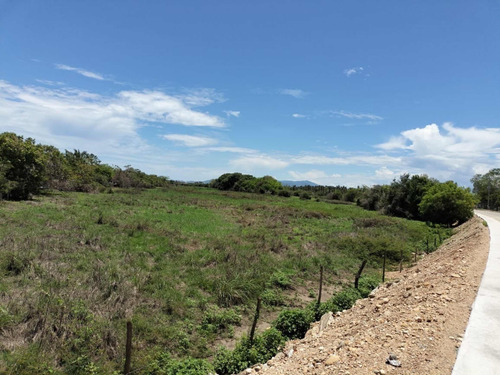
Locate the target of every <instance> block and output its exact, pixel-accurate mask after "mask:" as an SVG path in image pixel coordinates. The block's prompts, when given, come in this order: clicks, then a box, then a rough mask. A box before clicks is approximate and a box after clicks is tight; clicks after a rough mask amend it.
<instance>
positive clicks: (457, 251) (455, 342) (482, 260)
mask: <svg viewBox="0 0 500 375" xmlns="http://www.w3.org/2000/svg"><path fill="white" fill-rule="evenodd" d="M488 251H489V232H488V229H487V227H485V226H484V225H483V224H482V220H481V219H479V218H477V217H475V218H474V219H472V220H470V221H469V222H467V223H465V224H463V225H462V226H461V227H459V228H458V229H457V230H456V234H455V235H454V236H453V237H451V238H450V239H448V240H447V241H446V242H445V243H444V244H443V245H442V246H441V247H440V248H439V249H438V250H437V251H436V252H434V253H432V254H430V255H427V256H425V257H423V259H421V260H420V261H419V262H418V263H417V265H415V266H413V267H411V268H407V269H405V270H403V272H402V273H399V272H394V273H391V274H390V275H389V279H390V281H389V282H386V283H385V284H384V285H382V286H380V287H379V288H378V289H377V290H375V291H374V292H373V293H372V294H371V296H370V298H366V299H363V300H359V301H358V302H357V303H356V305H355V306H354V307H353V308H352V309H351V310H348V311H344V312H342V313H338V314H337V315H336V316H333V317H332V318H330V319H329V320H328V322H325V323H327V324H325V325H326V327H325V328H324V329H323V330H321V331H320V328H319V323H315V324H314V325H313V327H312V329H311V330H310V331H309V332H308V333H307V335H306V338H304V339H302V340H294V341H290V342H288V343H287V344H286V347H285V348H284V350H283V352H282V353H279V354H278V355H277V356H276V357H275V358H273V359H271V360H270V361H268V362H267V363H266V364H264V365H258V366H254V367H253V368H252V369H247V370H245V371H244V372H243V373H246V374H255V373H265V374H305V373H307V374H351V375H354V374H356V375H357V374H359V375H363V374H371V375H373V374H426V375H428V374H450V373H451V371H452V369H453V365H454V363H455V359H456V355H457V350H458V348H459V347H460V343H461V339H462V337H463V334H464V332H465V328H466V325H467V321H468V319H469V315H470V308H471V305H472V303H473V301H474V299H475V297H476V294H477V290H478V288H479V283H480V281H481V276H482V274H483V271H484V269H485V265H486V260H487V258H488ZM390 354H393V355H395V356H396V357H397V360H398V361H399V362H400V364H401V367H394V366H391V365H389V364H386V360H387V359H388V358H389V355H390Z"/></svg>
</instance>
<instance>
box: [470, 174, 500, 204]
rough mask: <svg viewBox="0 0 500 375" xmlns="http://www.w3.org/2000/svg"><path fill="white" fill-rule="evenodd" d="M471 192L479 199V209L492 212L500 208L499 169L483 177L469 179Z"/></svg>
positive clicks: (478, 175)
mask: <svg viewBox="0 0 500 375" xmlns="http://www.w3.org/2000/svg"><path fill="white" fill-rule="evenodd" d="M471 182H472V185H473V190H472V191H473V192H474V193H475V194H476V195H477V197H478V198H479V207H481V208H487V209H492V210H498V209H499V208H500V168H495V169H492V170H490V171H489V172H488V173H485V174H484V175H481V174H476V175H475V176H474V177H472V179H471Z"/></svg>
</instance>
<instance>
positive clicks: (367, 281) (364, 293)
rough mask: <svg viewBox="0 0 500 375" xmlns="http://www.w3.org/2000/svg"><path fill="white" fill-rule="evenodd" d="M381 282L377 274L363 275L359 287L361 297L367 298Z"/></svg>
mask: <svg viewBox="0 0 500 375" xmlns="http://www.w3.org/2000/svg"><path fill="white" fill-rule="evenodd" d="M379 284H380V281H379V279H378V278H377V277H375V276H361V277H360V279H359V283H358V287H359V289H358V290H359V293H360V294H361V297H363V298H366V297H368V295H369V294H370V292H371V291H372V290H373V289H375V288H376V287H377V286H378V285H379Z"/></svg>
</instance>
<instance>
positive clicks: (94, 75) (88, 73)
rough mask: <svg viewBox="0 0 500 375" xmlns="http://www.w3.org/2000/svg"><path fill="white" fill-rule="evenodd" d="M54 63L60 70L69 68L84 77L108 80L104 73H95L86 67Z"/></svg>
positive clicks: (68, 69)
mask: <svg viewBox="0 0 500 375" xmlns="http://www.w3.org/2000/svg"><path fill="white" fill-rule="evenodd" d="M54 65H55V67H56V68H57V69H59V70H67V71H70V72H75V73H78V74H80V75H82V76H84V77H87V78H92V79H97V80H99V81H104V80H106V78H104V76H103V75H102V74H99V73H94V72H91V71H89V70H86V69H82V68H75V67H73V66H69V65H65V64H54Z"/></svg>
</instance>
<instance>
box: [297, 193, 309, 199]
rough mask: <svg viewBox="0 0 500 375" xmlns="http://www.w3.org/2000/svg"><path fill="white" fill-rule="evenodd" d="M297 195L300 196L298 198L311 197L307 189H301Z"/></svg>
mask: <svg viewBox="0 0 500 375" xmlns="http://www.w3.org/2000/svg"><path fill="white" fill-rule="evenodd" d="M299 197H300V199H304V200H309V199H311V196H310V195H309V193H308V192H307V191H303V192H302V193H300V195H299Z"/></svg>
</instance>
